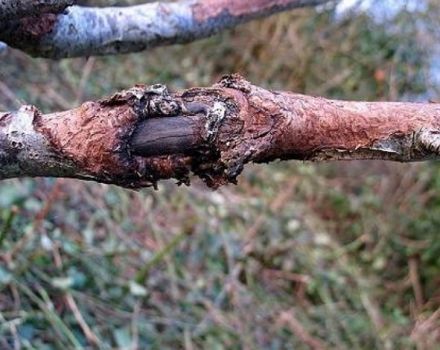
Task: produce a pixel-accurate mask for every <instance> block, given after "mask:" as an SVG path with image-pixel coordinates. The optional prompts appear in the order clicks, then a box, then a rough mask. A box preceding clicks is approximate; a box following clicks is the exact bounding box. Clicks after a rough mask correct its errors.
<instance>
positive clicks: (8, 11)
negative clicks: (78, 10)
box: [0, 0, 75, 21]
mask: <svg viewBox="0 0 440 350" xmlns="http://www.w3.org/2000/svg"><path fill="white" fill-rule="evenodd" d="M74 3H75V0H0V21H6V20H11V19H18V18H22V17H27V16H37V15H39V14H42V13H49V12H50V13H60V12H62V11H63V10H64V9H65V8H66V7H68V6H71V5H73V4H74Z"/></svg>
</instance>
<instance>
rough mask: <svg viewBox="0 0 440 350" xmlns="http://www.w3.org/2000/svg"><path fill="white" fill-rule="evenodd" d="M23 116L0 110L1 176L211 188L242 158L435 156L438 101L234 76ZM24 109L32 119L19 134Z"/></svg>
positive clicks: (142, 89)
mask: <svg viewBox="0 0 440 350" xmlns="http://www.w3.org/2000/svg"><path fill="white" fill-rule="evenodd" d="M20 113H21V119H17V118H15V117H16V116H15V115H14V114H13V113H10V114H6V115H3V116H0V153H1V152H4V153H5V154H6V156H2V157H0V160H3V159H7V160H8V161H7V162H6V161H5V164H0V165H2V167H1V170H0V178H6V177H11V176H23V175H28V176H33V175H34V176H69V177H79V178H84V179H90V180H95V181H100V182H105V183H113V184H117V185H120V186H124V187H130V188H139V187H143V186H150V185H155V183H156V182H157V181H158V180H161V179H169V178H175V179H177V180H178V181H179V182H183V183H188V181H189V175H190V174H191V173H194V174H196V175H198V176H200V177H201V178H202V179H203V180H204V181H205V182H206V183H207V184H208V185H209V186H211V187H214V188H215V187H218V186H220V185H222V184H225V183H229V182H235V181H236V177H237V176H238V174H239V173H240V172H241V170H242V169H243V166H244V165H245V164H246V163H249V162H268V161H272V160H275V159H300V160H318V161H319V160H333V159H384V160H397V161H418V160H427V159H434V158H439V149H440V137H439V135H440V105H439V104H429V103H428V104H416V103H387V102H348V101H334V100H328V99H324V98H320V97H311V96H304V95H299V94H293V93H289V92H274V91H269V90H266V89H263V88H260V87H257V86H254V85H252V84H250V83H249V82H247V81H246V80H244V79H243V78H241V77H240V76H237V75H234V76H227V77H225V78H224V79H222V81H221V82H219V83H218V84H216V85H214V86H213V87H210V88H194V89H189V90H185V91H182V92H178V93H173V94H169V93H168V92H167V91H166V88H165V87H163V86H160V85H159V86H157V85H156V86H151V87H148V86H137V87H134V88H132V89H130V90H127V91H123V92H121V93H118V94H116V95H114V96H112V97H110V98H107V99H103V100H101V101H96V102H87V103H85V104H83V105H82V106H81V107H79V108H76V109H73V110H70V111H65V112H61V113H53V114H49V115H41V114H40V113H38V111H37V110H36V109H33V108H27V109H23V110H21V111H20ZM23 116H25V117H26V118H28V119H27V120H29V121H30V125H31V126H28V125H27V124H26V125H25V127H24V129H25V130H28V129H29V131H27V133H24V134H25V135H24V136H20V137H19V138H17V137H18V136H17V133H16V131H14V130H18V129H20V128H21V129H23V127H21V126H20V124H19V122H18V120H21V122H23V120H26V118H24V119H23ZM40 139H41V140H42V141H41V140H40ZM32 140H40V141H38V143H35V142H34V141H32ZM32 142H34V143H35V144H32ZM18 144H20V145H21V146H20V147H17V145H18ZM14 145H15V146H14ZM36 159H38V162H39V163H38V167H36V166H30V165H32V164H33V165H35V162H36ZM20 162H21V163H20ZM16 163H17V164H19V165H20V166H19V167H18V168H17V167H14V168H12V165H11V164H16ZM8 167H9V168H8ZM8 169H9V170H8ZM11 169H13V170H11ZM23 169H30V170H29V171H28V172H26V173H23ZM57 169H58V170H57ZM60 169H61V170H60ZM20 171H21V173H20Z"/></svg>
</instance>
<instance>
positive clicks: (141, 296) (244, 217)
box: [0, 0, 440, 350]
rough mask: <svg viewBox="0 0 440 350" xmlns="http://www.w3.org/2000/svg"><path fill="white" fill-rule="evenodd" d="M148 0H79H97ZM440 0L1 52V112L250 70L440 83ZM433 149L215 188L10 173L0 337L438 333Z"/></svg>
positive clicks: (143, 339) (356, 89)
mask: <svg viewBox="0 0 440 350" xmlns="http://www.w3.org/2000/svg"><path fill="white" fill-rule="evenodd" d="M136 2H137V3H141V2H144V1H83V2H82V3H87V4H93V5H109V4H122V5H123V4H134V3H136ZM439 23H440V3H439V2H438V1H436V0H418V1H410V0H408V1H405V0H395V1H391V0H389V1H374V0H368V1H367V0H366V1H352V0H344V1H342V2H341V3H340V4H339V5H338V6H328V7H320V8H316V9H304V10H296V11H291V12H286V13H283V14H279V15H275V16H273V17H270V18H268V19H264V20H259V21H255V22H252V23H250V24H247V25H243V26H240V27H238V28H236V29H234V30H231V31H227V32H224V33H222V34H220V35H217V36H215V37H212V38H209V39H206V40H203V41H198V42H195V43H192V44H189V45H185V46H173V47H164V48H158V49H154V50H151V51H148V52H142V53H137V54H131V55H124V56H114V57H98V58H95V57H91V58H80V59H68V60H62V61H50V60H45V59H33V58H31V57H29V56H27V55H25V54H23V53H21V52H18V51H15V50H11V49H8V50H5V51H2V53H1V54H0V110H2V111H7V110H13V109H17V108H18V107H19V106H20V105H22V104H35V105H36V106H38V107H39V108H41V110H43V111H44V112H50V111H58V110H63V109H68V108H72V107H74V106H77V105H78V104H80V103H82V102H83V101H86V100H90V99H96V98H99V97H102V96H104V95H107V94H111V93H112V92H114V91H116V90H118V89H124V88H128V87H130V86H132V85H134V84H136V83H149V84H153V83H159V82H160V83H167V84H168V85H169V87H170V88H171V89H173V90H176V89H181V88H187V87H191V86H206V85H211V84H212V83H214V82H216V81H217V80H218V79H219V77H220V76H222V75H223V74H227V73H233V72H239V73H241V74H242V75H243V76H245V77H246V78H247V79H249V80H250V81H252V82H253V83H255V84H259V85H261V86H264V87H268V88H272V89H280V90H281V89H282V90H291V91H295V92H301V93H307V94H313V95H321V96H325V97H331V98H338V99H352V100H377V101H382V100H383V101H388V100H393V101H394V100H395V101H399V100H400V101H404V100H405V101H424V102H428V101H437V102H439V101H440V59H439V48H440V44H439V43H440V40H439V39H440V26H439ZM439 344H440V166H439V164H438V163H435V162H433V163H420V164H398V163H391V162H371V161H368V162H367V161H364V162H336V163H327V164H326V163H322V164H310V163H302V162H277V163H273V164H270V165H259V166H256V165H255V166H254V165H252V166H248V167H247V168H246V171H245V172H244V174H243V175H242V176H241V177H240V179H239V183H238V185H237V186H233V185H231V186H227V187H223V188H221V189H220V190H218V191H216V192H213V191H211V190H208V189H206V188H205V187H204V185H203V184H202V183H201V182H199V181H197V180H195V181H193V184H192V186H191V187H184V186H181V187H178V186H177V185H175V184H174V183H173V182H172V181H170V182H163V183H161V184H160V186H159V190H158V191H154V190H152V189H145V190H142V191H139V192H134V191H129V190H123V189H119V188H116V187H112V186H107V185H101V184H97V183H86V182H81V181H74V180H67V179H35V180H34V179H20V180H8V181H3V182H1V183H0V348H1V349H73V348H85V349H95V348H99V349H188V350H192V349H325V348H328V349H415V348H417V349H438V348H439V346H440V345H439Z"/></svg>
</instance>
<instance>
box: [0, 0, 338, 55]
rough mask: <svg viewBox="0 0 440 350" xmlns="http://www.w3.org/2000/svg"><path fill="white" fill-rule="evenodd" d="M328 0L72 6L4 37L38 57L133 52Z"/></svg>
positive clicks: (7, 29) (10, 24)
mask: <svg viewBox="0 0 440 350" xmlns="http://www.w3.org/2000/svg"><path fill="white" fill-rule="evenodd" d="M4 1H7V3H9V2H11V1H10V0H4ZM329 1H332V0H253V1H249V0H234V1H230V0H184V1H178V2H172V3H169V2H167V3H163V2H156V3H148V4H144V5H138V6H129V7H107V8H92V7H79V6H72V7H70V8H68V9H67V10H66V11H65V13H60V14H58V15H55V14H53V13H49V14H44V15H41V16H39V17H38V18H37V17H30V18H22V19H19V20H13V21H2V22H0V41H4V42H5V43H7V44H8V45H9V46H12V47H15V48H18V49H20V50H23V51H25V52H27V53H29V54H31V55H34V56H40V57H47V58H56V59H59V58H65V57H78V56H93V55H107V54H120V53H129V52H137V51H142V50H145V49H148V48H152V47H155V46H161V45H170V44H176V43H187V42H191V41H194V40H197V39H200V38H205V37H208V36H210V35H212V34H215V33H217V32H220V31H222V30H225V29H227V28H232V27H234V26H236V25H238V24H240V23H245V22H248V21H250V20H252V19H255V18H260V17H265V16H268V15H271V14H273V13H276V12H280V11H285V10H289V9H293V8H300V7H305V6H316V5H320V4H324V3H327V2H329ZM23 2H24V1H23ZM47 2H51V1H47ZM0 3H1V1H0ZM20 3H21V2H20ZM0 8H1V7H0Z"/></svg>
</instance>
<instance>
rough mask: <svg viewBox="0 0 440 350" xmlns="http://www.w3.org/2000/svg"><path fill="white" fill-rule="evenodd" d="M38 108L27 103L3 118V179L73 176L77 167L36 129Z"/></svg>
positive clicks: (0, 136)
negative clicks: (56, 150) (62, 155)
mask: <svg viewBox="0 0 440 350" xmlns="http://www.w3.org/2000/svg"><path fill="white" fill-rule="evenodd" d="M38 116H39V112H38V110H37V109H35V108H34V107H31V106H23V107H22V108H20V109H19V110H18V111H17V112H15V113H9V114H4V115H3V116H1V117H0V178H11V177H16V176H66V177H68V176H73V175H74V174H75V166H74V165H73V164H71V163H70V162H68V161H66V160H65V159H63V157H61V156H60V155H58V154H57V153H56V152H55V151H54V150H53V149H52V148H51V147H50V144H49V142H48V140H47V139H46V138H45V137H44V135H42V134H41V133H39V132H37V131H36V130H35V122H36V119H37V118H38Z"/></svg>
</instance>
